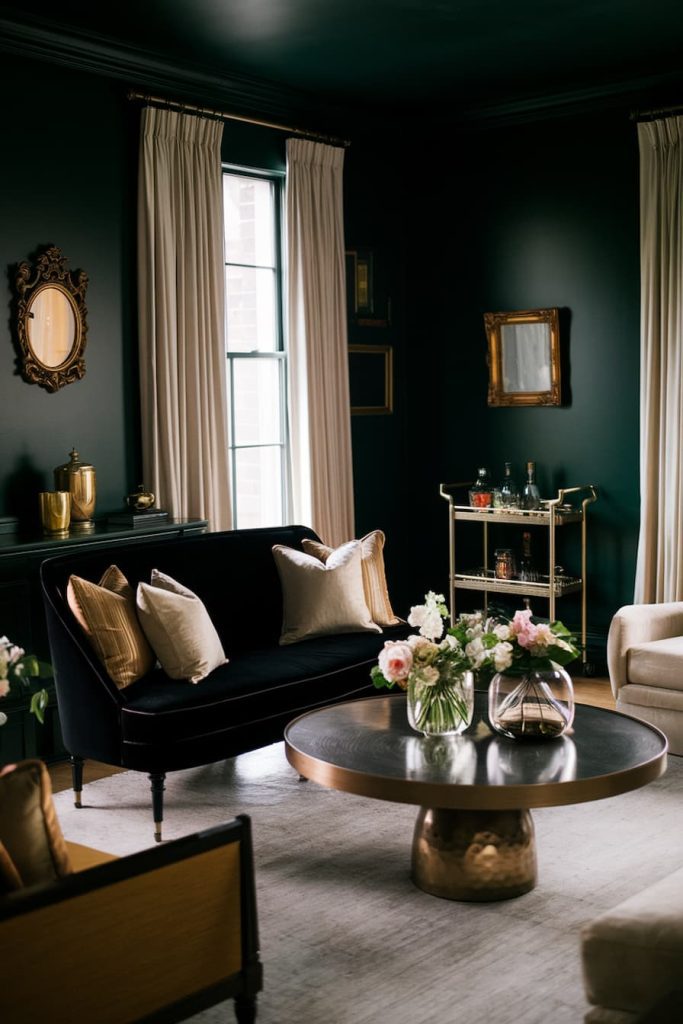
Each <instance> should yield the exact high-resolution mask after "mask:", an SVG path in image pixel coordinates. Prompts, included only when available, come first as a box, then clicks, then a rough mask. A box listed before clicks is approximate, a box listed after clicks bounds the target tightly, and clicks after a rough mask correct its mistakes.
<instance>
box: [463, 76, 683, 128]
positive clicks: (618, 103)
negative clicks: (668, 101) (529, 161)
mask: <svg viewBox="0 0 683 1024" xmlns="http://www.w3.org/2000/svg"><path fill="white" fill-rule="evenodd" d="M672 90H677V91H678V93H679V94H680V92H681V90H683V72H680V71H673V72H662V73H659V74H654V75H644V76H642V77H640V78H628V79H622V80H619V81H616V82H604V83H600V84H597V85H592V86H587V87H584V88H581V89H570V90H567V91H565V92H557V93H551V94H548V93H544V94H542V95H541V94H536V95H527V96H518V97H514V98H512V99H509V100H507V101H506V102H504V103H492V104H481V105H473V106H472V107H469V108H468V109H466V110H462V111H461V112H460V114H459V115H458V117H457V120H458V121H459V122H460V123H462V124H466V125H468V126H469V127H472V128H474V129H476V128H482V129H488V128H498V127H503V126H505V125H515V124H523V123H524V122H531V121H542V120H545V119H546V118H558V117H572V116H575V115H579V114H585V113H589V112H591V111H593V112H595V111H598V110H605V109H609V108H615V107H621V108H627V107H628V106H629V105H630V104H631V105H632V104H634V103H635V104H638V103H641V102H646V101H647V100H648V97H653V96H658V95H666V94H667V93H668V94H670V93H671V91H672Z"/></svg>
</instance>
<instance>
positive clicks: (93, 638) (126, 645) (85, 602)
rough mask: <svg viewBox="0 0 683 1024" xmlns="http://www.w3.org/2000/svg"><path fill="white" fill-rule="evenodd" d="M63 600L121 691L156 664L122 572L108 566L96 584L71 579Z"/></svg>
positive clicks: (77, 578)
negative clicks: (65, 600)
mask: <svg viewBox="0 0 683 1024" xmlns="http://www.w3.org/2000/svg"><path fill="white" fill-rule="evenodd" d="M66 599H67V602H68V605H69V608H70V609H71V611H72V612H73V614H74V616H75V618H76V619H77V621H78V623H79V625H80V626H81V628H82V629H83V631H84V633H85V634H86V636H87V637H88V639H89V640H90V643H91V645H92V647H93V650H94V651H95V654H96V655H97V657H98V658H99V659H100V661H101V662H102V664H103V665H104V667H105V669H106V670H107V675H108V676H109V678H110V679H111V680H112V681H113V682H114V683H116V685H117V686H118V688H119V689H120V690H122V689H123V688H124V687H126V686H129V685H130V684H131V683H134V682H135V681H136V679H140V678H141V677H142V676H144V675H146V674H147V672H149V671H150V670H151V669H152V667H153V665H154V662H155V658H154V654H153V652H152V648H151V647H150V646H149V644H148V642H147V638H146V637H145V634H144V633H143V631H142V627H141V626H140V623H139V621H138V616H137V612H136V610H135V594H134V592H133V588H132V587H131V585H130V583H129V582H128V580H127V579H126V577H125V576H124V575H123V573H122V572H121V570H120V569H119V568H118V567H117V566H115V565H110V566H109V568H108V569H107V571H106V572H105V574H104V575H103V577H102V579H101V580H100V582H99V583H91V582H90V581H89V580H84V579H82V578H81V577H80V576H73V575H72V576H70V577H69V583H68V586H67V590H66Z"/></svg>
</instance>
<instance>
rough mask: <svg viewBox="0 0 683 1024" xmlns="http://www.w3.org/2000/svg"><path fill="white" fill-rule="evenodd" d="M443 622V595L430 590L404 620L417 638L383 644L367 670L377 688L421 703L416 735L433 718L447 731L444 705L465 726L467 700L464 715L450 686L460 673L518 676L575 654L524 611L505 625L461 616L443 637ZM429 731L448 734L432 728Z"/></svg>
mask: <svg viewBox="0 0 683 1024" xmlns="http://www.w3.org/2000/svg"><path fill="white" fill-rule="evenodd" d="M446 618H448V609H447V608H446V604H445V599H444V597H443V595H442V594H436V593H434V591H431V590H430V591H429V593H428V594H426V595H425V603H424V604H423V605H416V606H414V607H412V608H411V609H410V615H409V616H408V624H409V625H410V626H414V627H416V628H417V629H418V633H417V634H414V635H412V636H409V637H408V638H407V639H406V640H387V641H386V642H385V644H384V647H383V649H382V650H381V651H380V655H379V659H378V664H377V665H374V666H373V668H372V670H371V678H372V681H373V683H374V685H375V686H376V687H378V688H381V687H383V686H393V685H398V686H400V687H401V689H404V690H408V691H409V698H410V697H411V696H412V697H415V696H416V695H417V696H419V697H420V701H419V712H418V715H417V718H416V725H417V727H418V729H421V730H422V729H423V727H425V726H426V725H427V723H428V721H429V719H430V718H432V717H434V715H437V717H439V718H440V719H441V721H440V723H439V724H440V725H441V726H442V727H443V726H447V725H448V722H447V721H445V720H444V716H445V718H446V719H447V718H448V710H447V704H448V702H450V703H451V705H452V711H451V715H452V718H453V719H454V720H455V719H457V718H460V719H463V720H464V719H465V718H466V717H467V715H468V711H469V715H471V699H470V700H469V709H468V708H467V707H466V706H465V705H466V704H467V701H466V698H465V697H464V696H463V695H462V691H461V690H459V689H458V686H457V685H455V683H456V680H457V679H461V678H462V676H463V674H464V673H465V672H468V671H471V672H479V673H484V674H487V673H491V672H502V673H505V674H507V675H520V676H522V675H526V674H527V673H529V672H531V671H533V670H543V669H547V668H551V667H552V665H553V663H554V664H557V665H566V664H567V663H568V662H570V661H573V659H574V658H576V657H578V654H579V652H578V649H577V648H576V646H575V645H574V644H573V642H572V634H571V633H570V631H569V630H568V629H567V628H566V626H564V625H563V624H562V623H561V622H552V623H545V622H534V621H533V617H532V614H531V612H530V611H529V610H528V609H527V610H524V611H517V612H515V614H514V616H513V618H512V619H510V620H508V621H504V620H500V619H497V618H485V616H484V615H483V614H482V613H481V612H474V613H473V614H469V615H467V614H463V615H460V616H459V617H458V619H457V620H456V622H455V623H454V624H453V625H452V626H451V627H450V628H449V629H448V630H447V631H446V634H445V636H444V620H445V619H446ZM442 637H443V639H442ZM444 709H446V710H444ZM468 723H469V718H468ZM432 731H434V732H436V731H448V730H447V728H441V729H438V728H437V727H436V726H435V727H434V728H433V729H432Z"/></svg>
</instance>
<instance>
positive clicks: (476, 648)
mask: <svg viewBox="0 0 683 1024" xmlns="http://www.w3.org/2000/svg"><path fill="white" fill-rule="evenodd" d="M465 654H466V655H467V657H468V658H469V659H470V661H471V662H472V667H473V668H474V669H478V668H481V666H482V665H483V664H484V662H485V661H486V658H487V656H488V652H487V650H486V648H485V647H484V642H483V640H482V639H481V637H479V636H476V637H475V638H474V640H470V642H469V643H468V644H467V646H466V647H465Z"/></svg>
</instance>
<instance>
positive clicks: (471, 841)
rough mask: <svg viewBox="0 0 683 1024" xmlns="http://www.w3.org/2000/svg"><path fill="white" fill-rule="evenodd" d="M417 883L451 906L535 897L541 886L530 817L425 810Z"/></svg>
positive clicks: (416, 847) (418, 825)
mask: <svg viewBox="0 0 683 1024" xmlns="http://www.w3.org/2000/svg"><path fill="white" fill-rule="evenodd" d="M412 878H413V881H414V883H415V885H417V886H418V888H420V889H424V891H425V892H428V893H430V894H431V895H432V896H441V897H443V899H447V900H467V901H485V900H506V899H510V898H511V897H513V896H521V895H522V894H523V893H525V892H529V890H530V889H533V888H534V886H535V885H536V842H535V839H534V823H533V820H532V817H531V814H530V812H529V811H527V810H516V811H456V810H444V809H436V810H433V809H431V808H428V807H422V808H421V809H420V813H419V814H418V816H417V821H416V822H415V834H414V836H413V851H412Z"/></svg>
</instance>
